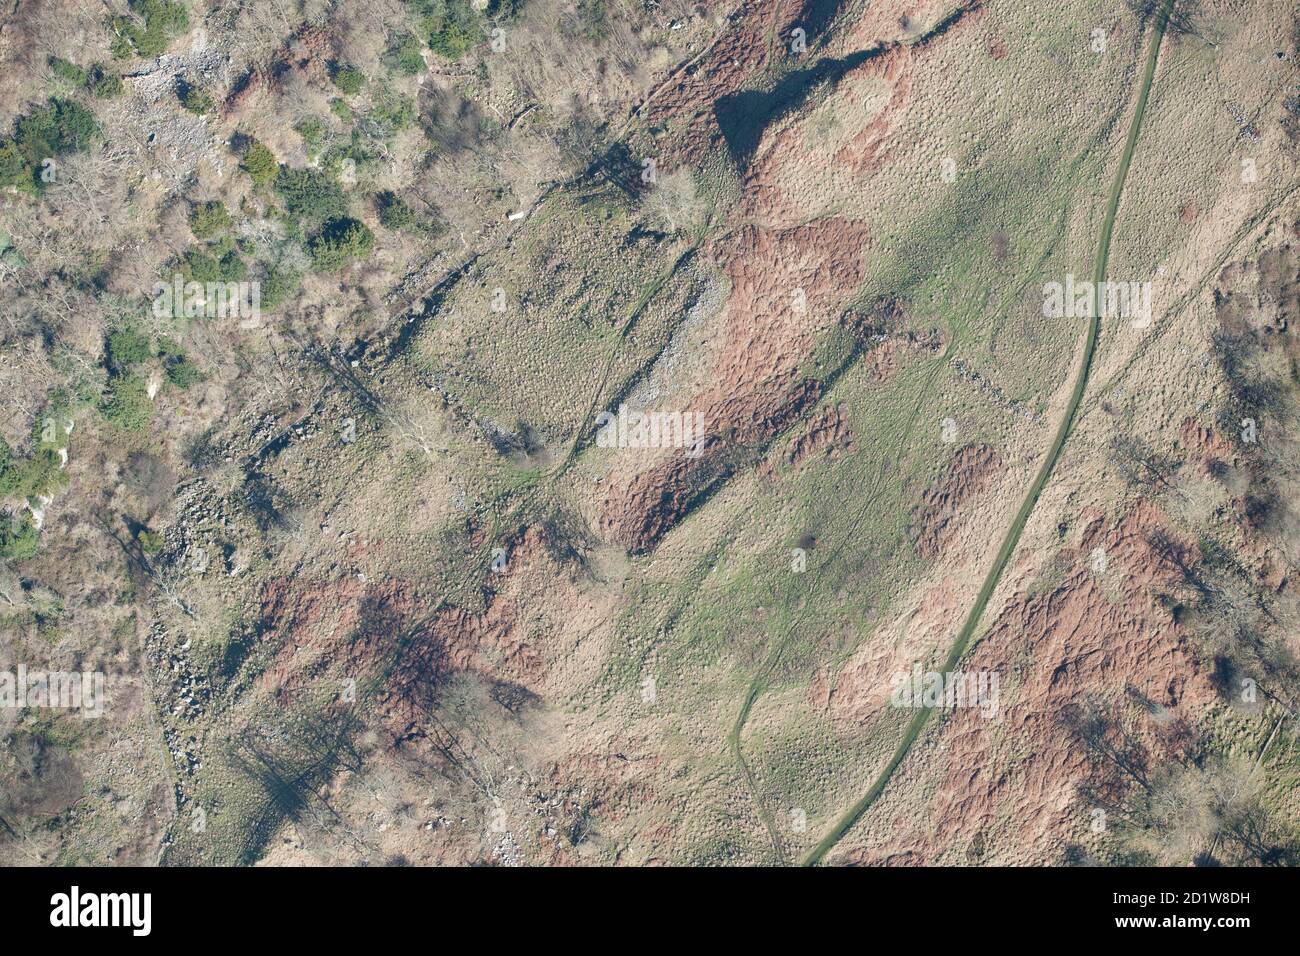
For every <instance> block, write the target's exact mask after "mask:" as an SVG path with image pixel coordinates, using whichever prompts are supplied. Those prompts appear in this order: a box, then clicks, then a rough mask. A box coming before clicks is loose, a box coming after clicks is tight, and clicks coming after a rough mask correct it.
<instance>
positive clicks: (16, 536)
mask: <svg viewBox="0 0 1300 956" xmlns="http://www.w3.org/2000/svg"><path fill="white" fill-rule="evenodd" d="M39 538H40V532H39V531H37V530H36V525H35V524H33V523H32V519H31V517H30V516H28V515H23V516H22V517H21V518H19V517H15V516H14V515H12V514H10V513H9V512H7V511H6V512H0V558H5V559H6V560H9V561H24V560H26V559H27V558H31V557H35V555H36V550H37V546H38V540H39Z"/></svg>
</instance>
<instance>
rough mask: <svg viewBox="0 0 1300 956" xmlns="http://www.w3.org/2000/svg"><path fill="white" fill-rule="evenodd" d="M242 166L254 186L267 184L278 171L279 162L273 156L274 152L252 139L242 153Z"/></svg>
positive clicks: (272, 180) (273, 180)
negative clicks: (245, 150)
mask: <svg viewBox="0 0 1300 956" xmlns="http://www.w3.org/2000/svg"><path fill="white" fill-rule="evenodd" d="M243 167H244V172H246V173H248V177H249V179H251V180H252V181H253V185H254V186H263V187H264V186H269V185H271V183H273V182H275V178H276V176H278V175H279V173H280V163H279V160H277V159H276V158H275V153H273V152H271V150H270V149H269V148H267V147H266V146H265V145H264V144H262V143H259V142H257V141H253V142H252V143H251V144H250V145H249V147H248V152H246V153H245V154H244V162H243Z"/></svg>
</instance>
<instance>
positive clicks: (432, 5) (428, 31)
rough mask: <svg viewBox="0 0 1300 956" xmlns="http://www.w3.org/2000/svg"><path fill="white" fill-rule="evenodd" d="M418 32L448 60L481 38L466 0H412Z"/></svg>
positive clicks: (479, 28)
mask: <svg viewBox="0 0 1300 956" xmlns="http://www.w3.org/2000/svg"><path fill="white" fill-rule="evenodd" d="M411 6H412V7H414V9H415V12H416V14H417V15H418V16H419V17H420V32H421V33H423V35H424V36H425V37H427V38H428V41H429V49H430V50H432V51H433V52H434V53H436V54H438V55H439V56H441V57H446V58H447V59H449V60H459V59H460V58H461V57H463V56H464V55H465V54H466V53H468V52H469V51H470V49H471V48H472V47H473V46H474V45H475V44H476V43H481V42H482V41H483V27H482V25H481V23H480V22H479V18H478V15H477V14H476V13H475V12H474V11H473V10H472V9H471V8H470V5H469V2H468V0H414V2H413V3H412V4H411Z"/></svg>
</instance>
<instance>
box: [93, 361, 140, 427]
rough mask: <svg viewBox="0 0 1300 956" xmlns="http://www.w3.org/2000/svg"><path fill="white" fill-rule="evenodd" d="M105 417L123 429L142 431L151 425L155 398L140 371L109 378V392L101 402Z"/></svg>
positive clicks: (100, 407)
mask: <svg viewBox="0 0 1300 956" xmlns="http://www.w3.org/2000/svg"><path fill="white" fill-rule="evenodd" d="M99 410H100V411H101V412H102V413H103V415H104V418H106V419H107V420H108V421H109V422H111V423H112V424H114V425H116V426H117V427H118V428H120V429H122V430H123V431H128V432H141V431H144V430H145V429H146V428H148V427H149V419H150V418H151V417H152V415H153V399H151V398H150V397H149V386H148V384H147V383H146V382H145V379H144V376H143V375H141V374H140V373H138V372H130V373H128V374H126V375H121V376H117V377H115V378H111V379H109V382H108V394H107V395H106V396H105V398H104V401H103V402H102V403H101V404H100V406H99Z"/></svg>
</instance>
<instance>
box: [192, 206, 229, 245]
mask: <svg viewBox="0 0 1300 956" xmlns="http://www.w3.org/2000/svg"><path fill="white" fill-rule="evenodd" d="M229 228H230V213H229V212H228V211H227V210H226V206H225V203H223V202H221V201H219V200H213V201H211V202H201V203H196V204H195V205H194V208H193V209H191V210H190V232H192V233H194V238H196V239H203V240H207V239H215V238H216V237H217V236H219V235H221V234H222V233H224V232H225V231H226V230H227V229H229Z"/></svg>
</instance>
